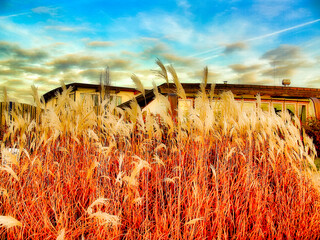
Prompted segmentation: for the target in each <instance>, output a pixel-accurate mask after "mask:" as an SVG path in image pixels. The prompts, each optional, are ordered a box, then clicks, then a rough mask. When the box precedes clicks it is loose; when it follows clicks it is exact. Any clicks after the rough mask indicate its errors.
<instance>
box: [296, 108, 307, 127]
mask: <svg viewBox="0 0 320 240" xmlns="http://www.w3.org/2000/svg"><path fill="white" fill-rule="evenodd" d="M298 114H299V119H300V120H301V122H303V123H305V122H306V120H307V107H306V105H305V104H303V105H299V113H298Z"/></svg>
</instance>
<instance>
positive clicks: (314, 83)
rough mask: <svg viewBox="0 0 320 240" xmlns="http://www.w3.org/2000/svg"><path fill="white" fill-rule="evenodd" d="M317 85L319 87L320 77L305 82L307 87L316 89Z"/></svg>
mask: <svg viewBox="0 0 320 240" xmlns="http://www.w3.org/2000/svg"><path fill="white" fill-rule="evenodd" d="M319 85H320V77H317V78H315V79H313V80H311V81H308V82H307V87H314V88H318V87H319Z"/></svg>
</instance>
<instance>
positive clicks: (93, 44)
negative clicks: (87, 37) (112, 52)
mask: <svg viewBox="0 0 320 240" xmlns="http://www.w3.org/2000/svg"><path fill="white" fill-rule="evenodd" d="M114 45H115V44H114V43H113V42H109V41H93V42H89V43H87V46H88V47H92V48H101V47H112V46H114Z"/></svg>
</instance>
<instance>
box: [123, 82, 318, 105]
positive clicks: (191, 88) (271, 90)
mask: <svg viewBox="0 0 320 240" xmlns="http://www.w3.org/2000/svg"><path fill="white" fill-rule="evenodd" d="M182 87H183V89H184V91H185V92H186V94H196V93H197V92H199V90H200V84H199V83H182ZM210 88H211V84H207V86H206V90H207V91H209V90H210ZM158 91H159V93H162V94H168V93H174V92H176V86H175V85H174V83H169V84H167V83H164V84H162V85H160V86H158ZM225 91H231V92H232V93H233V94H234V95H235V97H236V96H243V95H251V96H257V95H258V94H260V96H268V97H270V98H287V99H290V98H291V99H293V98H294V99H305V98H308V99H309V98H313V99H318V98H320V89H317V88H298V87H285V86H263V85H247V84H216V85H215V91H214V92H215V94H220V93H222V92H225ZM154 97H155V95H154V93H153V90H148V91H146V99H144V97H143V96H142V95H139V96H137V97H136V100H137V102H138V104H139V105H140V107H144V106H145V105H146V104H148V103H149V102H151V101H152V100H153V99H154ZM131 101H132V100H129V101H128V102H125V103H123V104H121V105H120V106H119V107H121V108H124V107H129V106H130V103H131Z"/></svg>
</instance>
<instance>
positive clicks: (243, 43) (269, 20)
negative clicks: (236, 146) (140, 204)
mask: <svg viewBox="0 0 320 240" xmlns="http://www.w3.org/2000/svg"><path fill="white" fill-rule="evenodd" d="M157 58H159V59H160V60H161V61H162V62H163V63H164V64H165V65H169V64H172V65H173V66H174V68H175V69H176V71H177V74H178V76H179V78H180V81H181V82H193V83H198V82H201V79H202V72H203V68H204V67H205V66H208V68H209V82H213V83H223V82H224V81H227V82H228V83H232V84H259V85H276V86H279V85H281V81H282V79H285V78H289V79H291V86H294V87H313V88H320V67H319V65H320V1H319V0H248V1H244V0H229V1H224V0H215V1H214V0H211V1H209V0H202V1H191V0H172V1H169V0H153V1H150V0H148V1H147V0H139V1H133V0H117V1H114V0H113V1H111V0H110V1H106V0H105V1H103V0H77V1H74V0H69V1H65V0H63V1H61V0H24V1H20V0H0V101H1V100H2V98H3V91H2V89H3V88H4V87H5V88H6V89H7V93H8V96H9V99H10V100H11V101H19V102H25V103H32V102H33V100H32V94H31V92H32V91H31V86H32V85H34V86H36V88H37V89H38V91H39V95H42V94H44V93H46V92H48V91H50V90H52V89H54V88H57V87H59V86H61V81H63V82H64V83H65V84H68V83H72V82H80V83H92V84H99V77H100V74H101V73H102V72H103V71H104V69H105V68H106V67H109V69H110V77H111V81H112V85H115V86H125V87H134V84H133V82H132V80H131V78H130V77H131V75H132V74H133V73H134V74H136V75H137V76H138V77H139V78H140V79H141V81H142V83H143V84H144V86H145V88H151V87H152V82H153V81H154V82H156V84H158V85H159V84H162V83H163V82H164V80H163V79H160V78H158V77H157V76H156V74H155V72H154V70H157V69H158V67H157V65H156V63H155V61H156V60H157Z"/></svg>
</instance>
